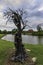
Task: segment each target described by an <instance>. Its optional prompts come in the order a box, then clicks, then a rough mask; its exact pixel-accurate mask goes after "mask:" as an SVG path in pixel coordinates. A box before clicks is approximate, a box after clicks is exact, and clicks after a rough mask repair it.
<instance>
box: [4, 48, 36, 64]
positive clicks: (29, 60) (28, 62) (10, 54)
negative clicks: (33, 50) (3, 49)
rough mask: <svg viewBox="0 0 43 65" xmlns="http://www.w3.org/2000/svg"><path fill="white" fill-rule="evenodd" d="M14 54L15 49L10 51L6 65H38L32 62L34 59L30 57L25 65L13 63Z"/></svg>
mask: <svg viewBox="0 0 43 65" xmlns="http://www.w3.org/2000/svg"><path fill="white" fill-rule="evenodd" d="M14 53H15V49H10V50H9V52H8V56H7V59H6V60H5V63H4V65H36V63H34V62H33V61H32V58H31V57H30V56H28V57H27V58H26V60H25V61H24V62H23V63H21V62H14V61H11V57H12V55H14Z"/></svg>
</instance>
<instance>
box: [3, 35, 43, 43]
mask: <svg viewBox="0 0 43 65" xmlns="http://www.w3.org/2000/svg"><path fill="white" fill-rule="evenodd" d="M2 39H3V40H7V41H11V42H14V35H11V34H8V35H6V36H4V37H3V38H2ZM22 42H23V43H28V44H43V36H32V35H22Z"/></svg>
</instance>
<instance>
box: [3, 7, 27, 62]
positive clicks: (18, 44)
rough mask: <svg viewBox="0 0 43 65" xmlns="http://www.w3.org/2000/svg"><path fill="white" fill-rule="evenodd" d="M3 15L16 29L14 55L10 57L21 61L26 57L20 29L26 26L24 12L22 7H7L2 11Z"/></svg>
mask: <svg viewBox="0 0 43 65" xmlns="http://www.w3.org/2000/svg"><path fill="white" fill-rule="evenodd" d="M4 16H6V17H7V19H8V20H7V21H10V22H12V21H13V23H14V24H15V25H16V27H17V29H18V31H17V32H16V33H15V48H16V51H15V56H13V57H12V60H15V61H20V62H23V61H24V60H25V59H26V57H27V54H26V51H25V48H24V45H23V44H22V31H23V29H24V28H25V27H26V23H27V20H26V12H25V11H24V10H23V9H21V10H20V9H19V10H16V11H14V10H12V9H10V8H9V9H8V10H7V11H6V12H4Z"/></svg>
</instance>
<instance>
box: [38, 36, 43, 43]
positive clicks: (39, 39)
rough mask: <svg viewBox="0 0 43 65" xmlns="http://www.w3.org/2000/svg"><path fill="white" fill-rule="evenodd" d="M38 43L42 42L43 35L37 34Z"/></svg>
mask: <svg viewBox="0 0 43 65" xmlns="http://www.w3.org/2000/svg"><path fill="white" fill-rule="evenodd" d="M38 43H39V44H41V43H43V36H38Z"/></svg>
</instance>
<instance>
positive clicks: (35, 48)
mask: <svg viewBox="0 0 43 65" xmlns="http://www.w3.org/2000/svg"><path fill="white" fill-rule="evenodd" d="M13 47H14V45H13V43H12V42H9V41H5V40H1V39H0V65H4V62H5V60H6V58H7V55H8V51H9V49H10V48H11V49H12V48H13ZM25 48H28V49H30V50H31V52H30V53H29V54H30V55H31V56H32V57H33V56H35V57H37V64H36V65H43V45H32V44H25Z"/></svg>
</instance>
